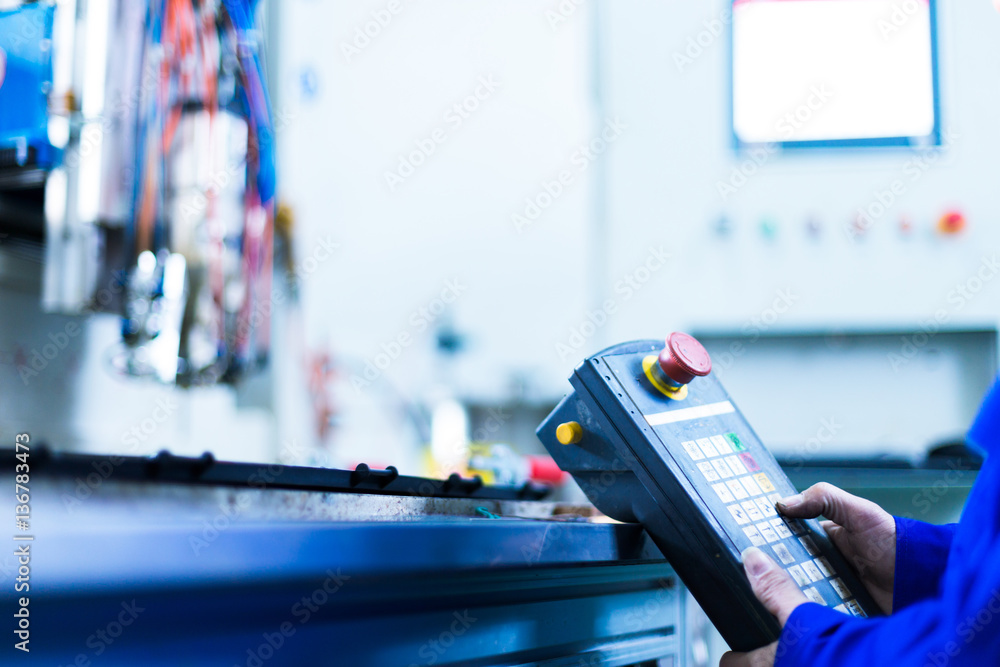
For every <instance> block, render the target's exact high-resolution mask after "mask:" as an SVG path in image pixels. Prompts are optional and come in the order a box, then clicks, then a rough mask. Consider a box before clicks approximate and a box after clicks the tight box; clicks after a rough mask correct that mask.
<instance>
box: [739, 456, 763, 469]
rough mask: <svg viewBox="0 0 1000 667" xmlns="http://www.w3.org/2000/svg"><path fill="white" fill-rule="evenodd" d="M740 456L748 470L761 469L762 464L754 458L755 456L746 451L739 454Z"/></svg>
mask: <svg viewBox="0 0 1000 667" xmlns="http://www.w3.org/2000/svg"><path fill="white" fill-rule="evenodd" d="M739 457H740V461H742V462H743V465H745V466H746V467H747V470H749V471H750V472H759V471H760V465H758V464H757V461H756V460H754V457H753V456H751V455H750V454H747V453H746V452H743V453H742V454H740V455H739Z"/></svg>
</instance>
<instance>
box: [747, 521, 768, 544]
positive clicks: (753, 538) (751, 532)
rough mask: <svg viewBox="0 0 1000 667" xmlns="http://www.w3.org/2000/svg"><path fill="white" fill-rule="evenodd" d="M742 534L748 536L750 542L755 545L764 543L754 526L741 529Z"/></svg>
mask: <svg viewBox="0 0 1000 667" xmlns="http://www.w3.org/2000/svg"><path fill="white" fill-rule="evenodd" d="M743 534H744V535H746V536H747V537H748V538H750V544H752V545H754V546H755V547H762V546H764V545H765V544H766V542H765V541H764V538H763V537H762V536H761V534H760V531H759V530H757V527H756V526H747V527H746V528H744V529H743Z"/></svg>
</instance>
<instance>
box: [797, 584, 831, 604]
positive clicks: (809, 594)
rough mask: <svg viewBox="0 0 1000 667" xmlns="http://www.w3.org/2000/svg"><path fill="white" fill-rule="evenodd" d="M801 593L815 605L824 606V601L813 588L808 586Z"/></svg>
mask: <svg viewBox="0 0 1000 667" xmlns="http://www.w3.org/2000/svg"><path fill="white" fill-rule="evenodd" d="M802 592H803V593H805V595H806V597H807V598H809V599H810V600H812V601H813V602H815V603H816V604H821V605H823V606H826V600H824V599H823V596H822V595H821V594H820V592H819V591H818V590H816V588H815V587H814V586H810V587H809V588H803V589H802Z"/></svg>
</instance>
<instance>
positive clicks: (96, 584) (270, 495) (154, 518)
mask: <svg viewBox="0 0 1000 667" xmlns="http://www.w3.org/2000/svg"><path fill="white" fill-rule="evenodd" d="M28 450H30V455H28V456H25V453H26V451H28ZM20 452H21V454H22V457H23V458H25V459H26V460H28V462H29V464H30V467H31V481H30V489H31V508H32V511H31V515H30V517H27V518H25V517H24V516H23V515H22V518H24V520H25V522H26V523H25V524H24V529H23V530H19V531H18V536H19V538H22V541H20V542H16V544H18V545H23V544H28V545H30V547H29V549H30V554H31V559H30V574H29V575H28V577H29V579H30V582H29V583H30V591H27V592H22V593H18V594H15V592H14V587H13V586H9V587H5V589H4V591H3V592H2V593H0V603H2V604H4V605H5V606H6V607H8V608H16V605H17V602H16V601H15V600H16V597H15V596H16V595H21V596H28V597H30V604H29V606H28V608H29V609H30V620H29V623H30V626H29V631H30V634H29V635H28V636H29V639H30V644H29V647H30V650H31V657H32V658H34V659H35V660H40V661H41V662H42V663H44V664H50V665H70V664H73V665H79V664H98V663H100V664H102V665H129V666H132V665H178V664H184V665H220V664H224V665H243V666H245V667H263V666H264V665H331V666H340V665H352V666H356V667H361V666H371V667H387V666H392V667H397V666H403V667H407V666H425V665H528V664H530V665H550V666H554V665H570V664H573V665H576V664H586V665H604V666H611V667H625V666H631V665H635V666H642V667H648V666H650V665H662V666H663V667H681V666H682V665H691V666H693V667H703V666H704V665H705V656H706V655H707V653H706V651H705V647H704V639H703V638H702V639H699V638H698V636H697V634H692V633H691V632H689V629H693V630H695V631H697V630H698V628H701V629H702V630H704V629H705V628H707V624H705V623H704V620H703V617H702V616H700V612H698V610H697V606H696V605H691V604H690V603H689V598H688V595H687V593H686V591H685V589H684V586H683V585H682V584H681V583H680V581H679V579H678V578H677V576H676V574H675V572H674V569H673V568H672V567H671V565H670V564H669V563H668V562H666V561H665V560H664V559H663V557H662V554H660V552H659V551H658V550H657V548H656V546H655V545H653V544H652V543H651V542H650V541H649V539H648V537H647V536H646V535H645V533H644V532H643V531H642V529H641V527H640V526H638V525H635V524H632V525H626V524H617V523H607V522H603V523H602V522H594V521H588V520H586V519H585V518H584V517H583V514H582V513H581V510H585V509H586V508H581V507H579V506H577V507H575V508H573V507H570V506H568V505H566V504H558V503H553V502H547V501H545V500H544V495H545V489H543V488H540V487H538V486H536V485H533V484H530V483H529V484H526V485H521V486H517V487H509V488H502V487H494V486H486V485H483V484H482V482H481V480H479V479H476V478H472V479H469V478H459V477H458V476H457V475H456V476H454V477H452V478H450V479H447V480H433V479H426V478H416V477H410V476H407V475H401V474H399V473H398V472H397V471H396V470H395V469H394V468H389V469H385V470H375V469H369V468H368V467H367V466H365V465H360V466H358V467H357V468H356V469H355V470H331V469H319V468H307V467H296V466H283V465H264V464H247V463H242V464H241V463H229V462H220V461H216V460H214V458H213V457H212V456H210V455H205V456H203V457H200V458H191V457H178V456H172V455H170V454H167V453H161V454H160V455H158V456H155V457H130V456H93V455H83V454H64V453H58V452H54V451H52V450H50V449H47V448H45V447H43V446H42V445H38V444H34V443H29V446H28V447H22V449H21V450H20ZM15 461H17V459H15V458H14V453H13V451H12V450H5V451H4V452H3V456H2V458H0V469H2V470H3V471H4V474H10V475H13V463H12V462H15ZM574 510H575V511H574ZM9 511H10V513H11V514H13V507H10V508H9ZM24 538H28V539H24ZM18 567H19V565H18V561H17V557H16V556H14V555H13V549H11V550H9V551H8V553H7V555H6V556H0V571H3V572H4V573H5V575H7V574H10V573H16V572H17V569H18ZM689 617H690V618H694V619H696V620H695V621H690V620H689ZM698 618H701V619H702V620H701V621H700V624H699V622H698V621H697V619H698ZM699 642H700V643H699ZM5 650H6V651H7V652H8V653H6V654H5V655H12V654H13V652H14V649H13V648H11V646H8V647H7V648H6V649H5ZM688 655H694V656H700V658H698V659H697V660H691V659H689V658H688V657H687V656H688Z"/></svg>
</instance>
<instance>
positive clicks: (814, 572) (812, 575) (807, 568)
mask: <svg viewBox="0 0 1000 667" xmlns="http://www.w3.org/2000/svg"><path fill="white" fill-rule="evenodd" d="M802 571H803V572H805V573H806V576H807V577H809V580H810V581H819V580H820V579H822V578H823V573H822V572H820V571H819V568H818V567H816V563H814V562H812V561H811V560H807V561H805V562H804V563H802Z"/></svg>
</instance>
